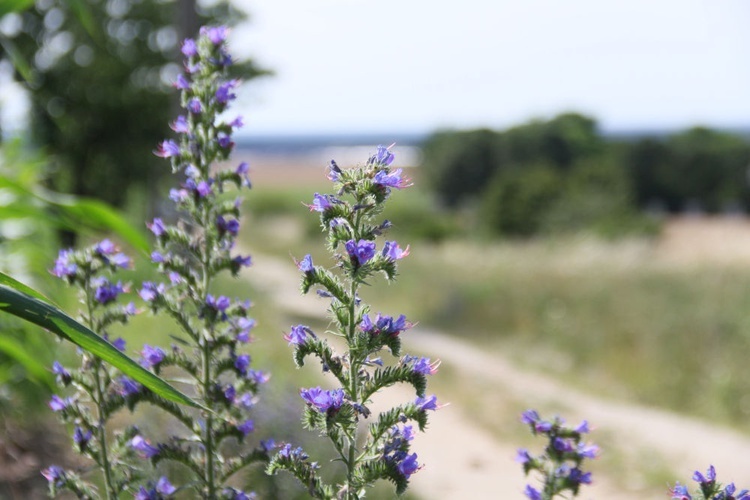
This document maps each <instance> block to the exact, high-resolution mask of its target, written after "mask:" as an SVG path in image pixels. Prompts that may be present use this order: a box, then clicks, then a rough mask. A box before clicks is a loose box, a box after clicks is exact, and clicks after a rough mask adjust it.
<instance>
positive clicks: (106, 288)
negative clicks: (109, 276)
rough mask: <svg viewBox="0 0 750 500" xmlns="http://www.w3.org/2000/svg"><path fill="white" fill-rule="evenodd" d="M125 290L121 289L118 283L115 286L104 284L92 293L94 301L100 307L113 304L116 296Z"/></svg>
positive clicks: (120, 284)
mask: <svg viewBox="0 0 750 500" xmlns="http://www.w3.org/2000/svg"><path fill="white" fill-rule="evenodd" d="M124 291H125V290H124V289H123V287H122V283H120V282H119V281H118V282H117V284H114V283H109V282H105V283H103V284H102V285H101V286H99V287H97V289H96V291H95V292H94V300H96V301H97V302H99V303H100V304H102V305H107V304H109V303H111V302H114V301H115V299H117V296H118V295H120V294H121V293H123V292H124Z"/></svg>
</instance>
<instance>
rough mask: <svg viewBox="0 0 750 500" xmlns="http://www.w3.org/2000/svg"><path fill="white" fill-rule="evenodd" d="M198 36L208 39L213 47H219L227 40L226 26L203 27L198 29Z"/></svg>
mask: <svg viewBox="0 0 750 500" xmlns="http://www.w3.org/2000/svg"><path fill="white" fill-rule="evenodd" d="M200 34H201V35H203V36H206V37H208V39H209V40H211V43H212V44H214V45H221V44H222V43H223V42H224V40H226V39H227V27H226V26H215V27H214V26H203V27H202V28H201V29H200Z"/></svg>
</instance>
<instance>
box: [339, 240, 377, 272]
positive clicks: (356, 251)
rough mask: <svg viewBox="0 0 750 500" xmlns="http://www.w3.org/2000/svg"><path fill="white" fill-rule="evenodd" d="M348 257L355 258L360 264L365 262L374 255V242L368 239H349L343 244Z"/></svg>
mask: <svg viewBox="0 0 750 500" xmlns="http://www.w3.org/2000/svg"><path fill="white" fill-rule="evenodd" d="M345 247H346V252H347V253H348V254H349V257H351V258H352V259H356V260H357V262H358V263H359V265H360V266H362V265H364V264H366V263H367V262H368V261H369V260H370V259H372V258H373V257H374V256H375V242H374V241H368V240H359V242H355V241H354V240H349V241H347V242H346V244H345Z"/></svg>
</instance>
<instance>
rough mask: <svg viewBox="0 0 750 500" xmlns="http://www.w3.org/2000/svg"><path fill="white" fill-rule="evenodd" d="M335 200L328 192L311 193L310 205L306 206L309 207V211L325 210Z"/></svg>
mask: <svg viewBox="0 0 750 500" xmlns="http://www.w3.org/2000/svg"><path fill="white" fill-rule="evenodd" d="M336 201H337V200H336V199H335V198H334V197H333V196H331V195H329V194H320V193H315V194H314V195H313V202H312V205H307V208H309V209H310V211H311V212H325V211H326V210H328V209H329V208H331V207H333V204H334V203H335V202H336Z"/></svg>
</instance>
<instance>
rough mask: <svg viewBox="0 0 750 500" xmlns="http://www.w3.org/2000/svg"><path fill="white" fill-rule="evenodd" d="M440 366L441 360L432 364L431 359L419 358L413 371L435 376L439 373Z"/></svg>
mask: <svg viewBox="0 0 750 500" xmlns="http://www.w3.org/2000/svg"><path fill="white" fill-rule="evenodd" d="M415 359H416V358H415ZM438 366H440V360H438V361H435V362H434V363H432V364H431V363H430V358H419V359H417V360H416V361H415V362H414V366H412V370H413V371H414V372H415V373H421V374H422V375H434V374H436V373H437V371H438Z"/></svg>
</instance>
